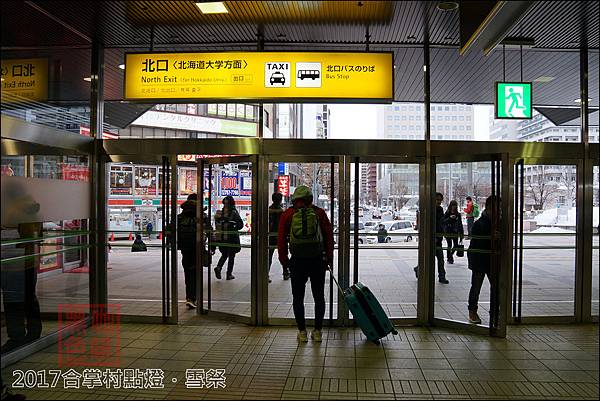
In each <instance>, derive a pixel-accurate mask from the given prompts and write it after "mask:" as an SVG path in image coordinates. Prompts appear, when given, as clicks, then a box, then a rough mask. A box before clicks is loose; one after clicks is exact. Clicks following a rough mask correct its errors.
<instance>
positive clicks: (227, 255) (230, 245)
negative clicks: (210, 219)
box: [215, 196, 244, 280]
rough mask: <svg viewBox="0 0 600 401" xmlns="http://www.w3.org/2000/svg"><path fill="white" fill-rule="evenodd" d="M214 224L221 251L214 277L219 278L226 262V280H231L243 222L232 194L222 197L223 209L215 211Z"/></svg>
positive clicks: (239, 248) (239, 247)
mask: <svg viewBox="0 0 600 401" xmlns="http://www.w3.org/2000/svg"><path fill="white" fill-rule="evenodd" d="M215 225H216V227H215V229H216V234H217V242H218V243H219V251H221V258H220V259H219V261H218V262H217V267H215V277H216V278H218V279H221V271H222V270H223V265H225V262H227V280H233V279H235V277H234V275H233V265H234V264H235V255H236V253H238V252H239V251H240V250H241V249H242V247H241V246H240V234H239V233H238V231H239V230H241V229H242V228H244V222H243V221H242V218H241V217H240V213H239V212H238V210H237V209H236V207H235V200H234V199H233V196H226V197H225V198H223V209H221V210H219V211H217V212H216V213H215Z"/></svg>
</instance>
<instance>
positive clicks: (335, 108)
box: [329, 104, 492, 141]
mask: <svg viewBox="0 0 600 401" xmlns="http://www.w3.org/2000/svg"><path fill="white" fill-rule="evenodd" d="M380 107H385V106H384V105H378V104H330V105H329V108H330V109H331V138H332V139H352V138H357V139H375V138H377V110H378V108H380ZM490 107H492V106H489V105H482V106H474V114H475V140H477V141H484V140H488V139H489V136H490V135H489V110H490Z"/></svg>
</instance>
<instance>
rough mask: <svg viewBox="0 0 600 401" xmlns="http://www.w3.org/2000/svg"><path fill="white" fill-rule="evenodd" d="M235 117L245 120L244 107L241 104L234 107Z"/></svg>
mask: <svg viewBox="0 0 600 401" xmlns="http://www.w3.org/2000/svg"><path fill="white" fill-rule="evenodd" d="M235 116H236V117H237V118H246V107H245V106H244V105H243V104H236V105H235Z"/></svg>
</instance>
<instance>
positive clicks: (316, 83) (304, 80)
mask: <svg viewBox="0 0 600 401" xmlns="http://www.w3.org/2000/svg"><path fill="white" fill-rule="evenodd" d="M295 75H296V87H297V88H320V87H321V80H322V79H323V75H322V68H321V63H316V62H300V63H296V74H295Z"/></svg>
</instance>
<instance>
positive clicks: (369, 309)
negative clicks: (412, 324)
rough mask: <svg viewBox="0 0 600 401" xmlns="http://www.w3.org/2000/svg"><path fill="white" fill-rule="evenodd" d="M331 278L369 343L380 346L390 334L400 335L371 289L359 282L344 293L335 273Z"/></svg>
mask: <svg viewBox="0 0 600 401" xmlns="http://www.w3.org/2000/svg"><path fill="white" fill-rule="evenodd" d="M330 272H331V271H330ZM331 278H332V279H333V280H334V281H335V284H336V285H337V286H338V288H339V290H340V294H341V296H342V298H343V299H344V302H345V303H346V305H348V308H349V309H350V312H352V316H354V320H355V321H356V323H357V324H358V326H359V327H360V329H361V330H362V332H363V333H364V334H365V336H366V337H367V339H368V340H369V341H373V342H374V343H375V344H379V340H380V339H382V338H383V337H385V336H387V335H388V334H390V333H392V334H394V335H396V334H398V332H397V331H396V329H395V328H394V325H393V324H392V322H391V321H390V319H389V318H388V316H387V315H386V313H385V311H384V310H383V308H382V307H381V304H380V303H379V301H378V300H377V298H375V295H373V293H372V292H371V290H369V287H367V286H366V285H364V284H363V283H360V282H358V283H356V284H354V285H352V286H351V287H350V288H348V289H347V290H345V291H344V290H342V288H341V287H340V285H339V284H338V282H337V280H336V279H335V277H334V276H333V273H331Z"/></svg>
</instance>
